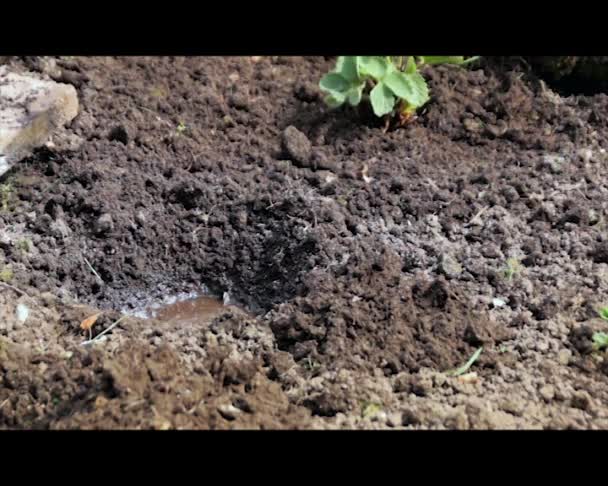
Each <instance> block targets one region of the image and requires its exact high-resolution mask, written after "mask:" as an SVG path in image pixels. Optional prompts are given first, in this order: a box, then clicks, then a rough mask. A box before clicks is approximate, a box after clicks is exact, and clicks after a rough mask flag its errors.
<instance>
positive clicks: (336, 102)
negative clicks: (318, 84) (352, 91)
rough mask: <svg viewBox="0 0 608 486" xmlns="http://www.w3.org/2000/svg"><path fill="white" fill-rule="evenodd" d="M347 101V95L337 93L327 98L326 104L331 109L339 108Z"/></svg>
mask: <svg viewBox="0 0 608 486" xmlns="http://www.w3.org/2000/svg"><path fill="white" fill-rule="evenodd" d="M345 100H346V95H345V94H343V93H340V92H338V91H336V92H335V93H332V94H330V95H328V96H326V97H325V104H326V105H327V106H329V107H330V108H338V107H339V106H341V105H342V104H344V101H345Z"/></svg>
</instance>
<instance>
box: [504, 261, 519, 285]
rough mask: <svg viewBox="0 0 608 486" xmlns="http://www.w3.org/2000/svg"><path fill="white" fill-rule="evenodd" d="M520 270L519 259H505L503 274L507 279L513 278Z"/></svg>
mask: <svg viewBox="0 0 608 486" xmlns="http://www.w3.org/2000/svg"><path fill="white" fill-rule="evenodd" d="M521 271H522V266H521V263H520V261H519V260H518V259H517V258H509V259H508V260H507V265H506V267H505V269H504V270H503V275H504V276H505V278H506V279H507V280H509V281H511V280H513V277H515V275H517V274H519V273H520V272H521Z"/></svg>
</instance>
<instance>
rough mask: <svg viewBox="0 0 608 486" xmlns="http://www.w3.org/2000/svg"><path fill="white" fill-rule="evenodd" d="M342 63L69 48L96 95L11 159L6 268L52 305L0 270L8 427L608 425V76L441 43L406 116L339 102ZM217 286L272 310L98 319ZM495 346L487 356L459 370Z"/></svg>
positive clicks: (3, 225) (80, 84) (0, 367)
mask: <svg viewBox="0 0 608 486" xmlns="http://www.w3.org/2000/svg"><path fill="white" fill-rule="evenodd" d="M11 62H12V64H13V67H14V68H16V69H21V68H25V67H29V68H32V65H31V62H30V63H29V64H28V61H27V60H25V61H23V60H13V61H11ZM332 63H333V60H331V59H323V58H259V59H258V58H221V57H216V58H196V57H192V58H146V59H142V58H119V59H115V58H77V59H62V58H60V59H58V60H57V66H58V67H59V69H60V72H61V73H63V74H65V76H63V74H62V76H63V78H62V79H64V78H65V79H68V80H69V79H73V80H75V81H74V83H73V84H75V85H76V86H77V88H78V90H79V96H80V101H81V113H80V115H79V116H78V117H77V118H76V120H75V121H74V122H73V124H72V126H71V127H70V129H69V130H68V131H67V132H66V133H65V134H62V135H60V136H59V137H58V138H57V139H56V140H54V144H53V145H51V146H50V147H49V148H45V149H43V150H40V151H39V152H38V153H37V154H36V156H34V157H32V158H31V159H29V160H25V161H23V162H22V163H21V164H20V165H19V166H18V167H17V168H16V169H14V170H13V171H12V172H11V173H10V174H7V175H6V176H5V177H4V179H3V181H2V183H3V184H6V185H8V186H7V187H10V189H11V190H10V191H7V192H6V194H7V196H6V197H5V200H4V201H3V202H4V203H5V204H4V209H3V210H2V212H0V235H1V238H0V270H2V268H1V267H2V266H4V267H5V268H10V269H11V270H12V272H13V274H14V276H13V277H12V279H11V280H10V284H11V285H13V286H15V287H17V288H21V289H22V290H25V291H27V292H28V294H30V297H24V296H22V297H20V300H19V302H22V303H23V302H24V303H29V304H28V305H29V306H30V307H31V308H32V309H33V313H32V316H31V317H30V321H29V322H30V324H27V323H28V321H26V323H25V324H22V323H18V322H17V321H16V320H15V319H14V317H13V316H14V309H15V306H16V305H17V300H16V297H18V294H17V293H15V292H14V291H13V290H11V289H8V288H2V287H0V313H1V312H4V313H5V317H4V319H5V320H4V324H2V326H3V327H0V379H1V380H2V383H3V385H4V386H3V387H0V426H2V427H10V428H23V427H40V428H49V427H50V428H66V427H67V428H75V427H77V428H106V427H111V428H115V427H120V428H149V427H156V428H193V427H195V428H229V427H248V428H260V427H266V428H280V427H289V428H293V427H297V428H311V427H312V428H339V427H357V428H367V427H379V428H382V427H408V428H412V427H416V428H551V427H553V428H568V427H571V428H605V427H607V426H608V409H607V408H606V404H607V403H608V381H607V380H608V376H606V375H607V374H608V373H606V371H605V370H606V365H605V362H604V360H603V357H602V355H601V354H599V353H594V352H592V350H590V348H589V347H588V346H587V347H586V345H585V343H588V342H589V341H590V338H591V335H592V331H589V330H585V329H591V328H593V329H602V328H603V327H602V326H603V324H602V323H601V321H599V319H597V314H596V310H597V308H598V307H599V306H600V305H602V304H604V303H605V301H604V299H605V297H604V296H605V295H606V291H607V290H608V272H607V270H608V240H607V239H606V210H607V205H608V203H607V201H608V198H607V197H606V196H607V193H608V190H607V189H606V183H605V181H606V179H605V178H606V177H608V174H607V173H606V172H607V169H606V162H607V156H606V151H605V149H606V147H608V129H607V126H606V124H607V121H606V120H608V96H606V95H603V94H598V95H595V96H572V97H562V96H560V95H558V94H556V93H554V92H553V91H551V90H550V89H549V88H548V87H547V86H546V85H545V84H544V83H542V82H540V81H539V80H538V79H537V78H536V77H535V76H534V75H532V74H531V73H529V72H528V71H527V70H526V69H525V68H523V67H522V68H521V69H520V67H518V66H517V65H516V64H514V65H509V66H505V65H500V64H496V63H485V64H482V65H481V66H480V67H474V68H471V69H469V70H465V69H462V68H458V67H452V66H449V67H437V68H434V69H429V70H427V71H426V72H425V76H426V78H427V79H428V80H429V83H430V88H431V92H432V100H431V102H430V103H429V104H428V105H427V106H426V107H425V109H424V110H423V112H422V113H421V116H420V117H419V119H418V121H417V122H416V123H414V124H412V125H409V126H408V127H407V128H404V129H399V130H395V131H392V132H389V133H387V134H385V133H383V131H382V124H381V123H380V122H379V121H376V120H375V119H374V118H373V117H371V116H369V113H367V112H366V111H365V110H360V111H355V110H352V109H348V108H343V109H339V110H336V111H330V110H328V109H327V108H326V107H325V106H324V105H323V103H322V98H321V95H320V93H319V91H318V89H317V82H318V79H319V78H320V76H321V75H322V74H323V73H324V72H326V71H327V70H328V69H330V68H331V66H332ZM41 65H42V66H43V64H40V63H37V64H35V66H41ZM35 66H34V67H35ZM40 69H41V70H43V69H44V68H43V67H40ZM66 73H68V74H69V73H73V74H72V75H71V76H72V78H70V75H68V74H66ZM64 82H66V81H64ZM24 240H27V241H29V242H30V244H29V246H27V248H24V245H23V241H24ZM91 267H92V269H94V271H95V272H93V270H92V269H91ZM96 274H97V275H96ZM202 287H206V288H208V289H210V290H211V292H212V293H213V294H215V295H219V296H221V295H223V293H224V292H228V294H229V295H230V296H231V298H232V299H233V300H234V301H235V302H237V303H239V304H240V305H243V306H245V307H246V308H247V309H248V310H249V311H250V312H251V313H252V314H253V317H251V316H249V315H247V314H245V313H241V312H238V311H232V310H228V311H226V313H225V314H224V315H223V316H221V317H219V318H217V319H215V320H214V321H213V323H210V324H200V325H198V326H193V327H186V328H184V327H179V326H178V325H174V324H161V323H158V322H156V321H142V320H138V319H134V318H129V319H126V320H125V321H123V322H122V323H121V324H120V325H119V326H118V327H117V328H115V329H114V330H113V331H112V332H111V333H109V334H108V335H107V336H108V339H107V340H106V341H104V342H103V343H99V344H95V345H92V346H81V345H80V344H79V343H80V342H81V341H82V340H84V339H85V336H84V335H83V334H82V331H81V330H80V329H79V327H78V325H79V323H80V322H81V321H82V319H84V318H85V317H87V316H89V315H92V314H94V313H95V311H96V309H97V308H100V309H102V310H104V312H105V314H104V315H103V317H102V318H101V320H100V321H99V324H98V326H97V327H96V328H95V331H96V334H98V333H99V332H101V331H102V330H103V329H105V328H107V327H108V326H109V325H110V324H112V322H114V320H115V319H116V318H118V317H119V315H120V314H119V311H125V310H128V309H133V308H135V307H138V306H141V305H142V302H144V301H146V300H147V299H154V298H158V297H160V296H162V295H166V294H172V293H177V292H180V291H184V290H192V289H199V288H202ZM2 299H4V300H2ZM496 299H498V300H496ZM503 304H504V305H503ZM83 305H85V306H86V307H83ZM32 323H37V326H36V327H33V325H32ZM604 327H605V326H604ZM481 346H482V347H483V352H482V354H481V356H480V359H479V360H478V361H477V362H476V363H475V365H474V366H473V367H472V368H471V371H474V372H475V373H476V374H469V375H467V376H465V377H464V378H462V377H461V378H455V377H451V376H449V375H448V374H446V373H445V372H446V371H447V370H450V369H453V368H455V367H457V366H460V365H462V364H463V363H464V362H466V361H467V359H468V358H469V357H470V356H471V355H472V354H473V352H474V351H475V350H476V349H478V348H479V347H481ZM66 353H67V354H66ZM185 390H187V392H186V391H185ZM370 404H374V407H375V408H374V407H372V408H373V409H374V410H375V413H373V414H372V413H371V412H369V411H370V410H372V408H370Z"/></svg>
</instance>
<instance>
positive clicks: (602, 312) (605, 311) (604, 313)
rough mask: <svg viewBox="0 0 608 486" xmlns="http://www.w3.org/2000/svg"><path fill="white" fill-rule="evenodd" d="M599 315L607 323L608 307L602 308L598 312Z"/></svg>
mask: <svg viewBox="0 0 608 486" xmlns="http://www.w3.org/2000/svg"><path fill="white" fill-rule="evenodd" d="M598 314H599V316H600V317H601V318H602V319H604V320H605V321H608V307H602V308H600V310H599V311H598Z"/></svg>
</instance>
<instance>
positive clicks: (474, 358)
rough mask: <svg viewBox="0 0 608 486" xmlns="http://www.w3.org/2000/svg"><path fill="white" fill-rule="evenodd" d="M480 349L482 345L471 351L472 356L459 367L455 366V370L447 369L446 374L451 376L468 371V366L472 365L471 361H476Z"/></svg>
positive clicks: (481, 349)
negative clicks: (473, 351)
mask: <svg viewBox="0 0 608 486" xmlns="http://www.w3.org/2000/svg"><path fill="white" fill-rule="evenodd" d="M482 351H483V347H481V348H479V349H478V350H477V351H475V353H473V356H471V357H470V358H469V361H467V362H466V363H465V364H464V365H463V366H461V367H460V368H456V369H455V370H452V371H448V373H447V374H448V375H452V376H460V375H464V374H465V373H466V372H467V371H469V368H470V367H471V366H472V365H473V363H475V361H477V359H478V358H479V355H480V354H481V352H482Z"/></svg>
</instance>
